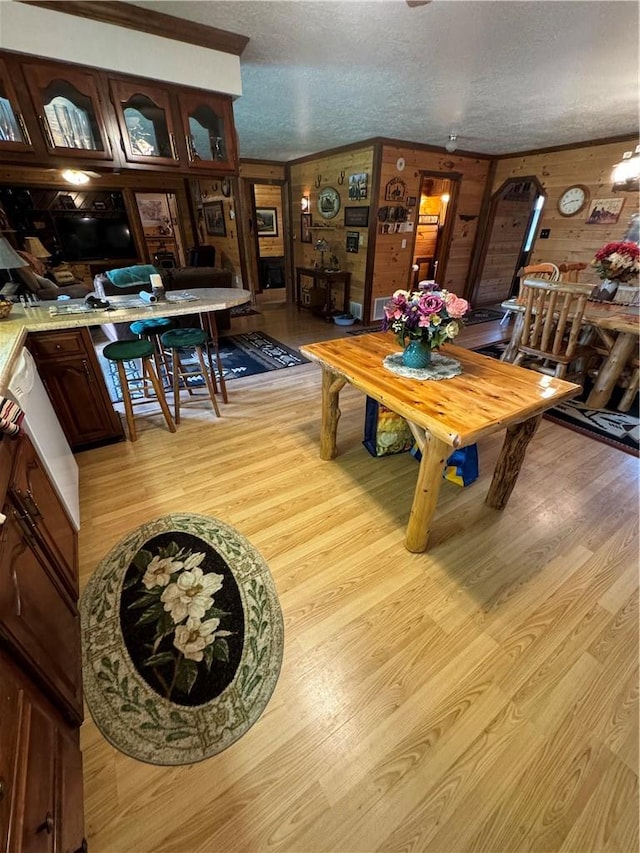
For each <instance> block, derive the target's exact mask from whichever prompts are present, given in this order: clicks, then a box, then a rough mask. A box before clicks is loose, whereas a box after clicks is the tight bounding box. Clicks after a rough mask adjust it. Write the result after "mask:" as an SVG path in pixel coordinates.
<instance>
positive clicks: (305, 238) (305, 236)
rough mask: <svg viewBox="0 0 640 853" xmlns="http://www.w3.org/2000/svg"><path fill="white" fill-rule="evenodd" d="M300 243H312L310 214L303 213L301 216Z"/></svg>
mask: <svg viewBox="0 0 640 853" xmlns="http://www.w3.org/2000/svg"><path fill="white" fill-rule="evenodd" d="M300 242H301V243H311V242H313V241H312V238H311V214H310V213H301V214H300Z"/></svg>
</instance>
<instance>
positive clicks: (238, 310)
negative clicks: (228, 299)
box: [229, 303, 260, 317]
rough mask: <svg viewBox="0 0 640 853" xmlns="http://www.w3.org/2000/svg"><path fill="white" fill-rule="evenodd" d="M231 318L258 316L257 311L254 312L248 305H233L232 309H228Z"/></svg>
mask: <svg viewBox="0 0 640 853" xmlns="http://www.w3.org/2000/svg"><path fill="white" fill-rule="evenodd" d="M229 312H230V315H231V317H248V316H250V315H251V314H259V313H260V312H259V311H256V309H255V308H252V307H251V305H250V304H249V303H247V304H246V305H234V306H233V308H230V309H229Z"/></svg>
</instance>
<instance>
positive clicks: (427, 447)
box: [404, 432, 451, 554]
mask: <svg viewBox="0 0 640 853" xmlns="http://www.w3.org/2000/svg"><path fill="white" fill-rule="evenodd" d="M450 454H451V447H450V445H448V444H445V442H444V441H440V439H439V438H435V437H434V436H433V435H431V434H430V433H428V432H427V433H425V438H424V445H423V447H422V459H421V461H420V469H419V471H418V482H417V483H416V490H415V492H414V495H413V505H412V507H411V514H410V515H409V523H408V525H407V535H406V538H405V543H404V544H405V547H406V549H407V550H408V551H413V552H414V553H416V554H419V553H421V552H422V551H426V550H427V541H428V539H429V533H430V529H431V519H432V518H433V514H434V512H435V510H436V504H437V503H438V495H439V494H440V486H441V485H442V472H443V470H444V466H445V463H446V461H447V459H448V457H449V456H450Z"/></svg>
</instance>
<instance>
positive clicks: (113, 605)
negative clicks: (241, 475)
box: [80, 513, 284, 765]
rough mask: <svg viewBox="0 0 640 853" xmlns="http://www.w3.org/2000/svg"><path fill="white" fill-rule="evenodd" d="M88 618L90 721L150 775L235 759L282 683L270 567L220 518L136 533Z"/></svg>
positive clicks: (114, 556) (99, 572) (94, 595)
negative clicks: (226, 753) (235, 746)
mask: <svg viewBox="0 0 640 853" xmlns="http://www.w3.org/2000/svg"><path fill="white" fill-rule="evenodd" d="M80 618H81V626H82V666H83V680H84V692H85V698H86V701H87V705H88V707H89V711H90V712H91V716H92V717H93V720H94V722H95V724H96V726H97V727H98V728H99V729H100V731H101V732H102V734H103V735H104V737H105V738H106V739H107V740H108V741H109V742H110V743H111V744H112V745H113V746H114V747H116V748H117V749H119V750H120V751H121V752H124V753H125V754H126V755H129V756H131V757H132V758H136V759H138V760H140V761H145V762H148V763H149V764H162V765H175V764H191V763H194V762H196V761H202V760H203V759H204V758H209V757H210V756H212V755H215V754H216V753H218V752H221V751H222V750H223V749H226V748H227V747H228V746H230V745H231V744H232V743H234V742H235V741H236V740H238V738H240V737H242V735H243V734H245V733H246V732H247V731H248V729H249V728H250V727H251V726H252V725H253V724H254V723H255V722H256V720H257V719H258V718H259V716H260V715H261V714H262V712H263V711H264V709H265V707H266V705H267V703H268V701H269V699H270V697H271V694H272V693H273V690H274V688H275V686H276V682H277V680H278V675H279V673H280V666H281V662H282V649H283V642H284V629H283V621H282V612H281V610H280V605H279V602H278V597H277V594H276V591H275V587H274V585H273V580H272V578H271V574H270V572H269V568H268V566H267V564H266V563H265V561H264V559H263V558H262V557H261V555H260V554H259V553H258V551H257V550H256V549H255V548H254V547H253V546H252V545H251V544H250V543H249V542H248V540H247V539H245V537H244V536H242V535H241V534H240V533H238V531H237V530H234V528H233V527H230V526H229V525H228V524H224V523H223V522H222V521H219V520H217V519H215V518H209V517H207V516H204V515H194V514H192V513H174V514H172V515H165V516H163V517H161V518H157V519H155V520H154V521H150V522H148V523H147V524H143V525H142V526H141V527H138V528H137V529H136V530H134V531H132V532H131V533H129V535H128V536H126V537H125V538H124V539H123V540H121V541H120V542H119V543H118V544H117V545H116V546H115V547H114V548H112V549H111V551H110V552H109V554H107V556H106V557H105V558H104V559H103V560H102V561H101V563H100V564H99V565H98V567H97V569H96V571H95V572H94V574H93V575H92V577H91V579H90V580H89V583H88V584H87V587H86V589H85V591H84V593H83V595H82V599H81V602H80Z"/></svg>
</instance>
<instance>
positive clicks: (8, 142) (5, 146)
mask: <svg viewBox="0 0 640 853" xmlns="http://www.w3.org/2000/svg"><path fill="white" fill-rule="evenodd" d="M32 149H33V145H32V144H31V138H30V136H29V131H28V130H27V127H26V125H25V123H24V119H23V117H22V110H21V109H20V104H19V103H18V97H17V95H16V92H15V89H14V88H13V85H12V83H11V79H10V77H9V70H8V69H7V66H6V65H5V63H4V62H3V61H2V60H0V150H2V151H30V150H32Z"/></svg>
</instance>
